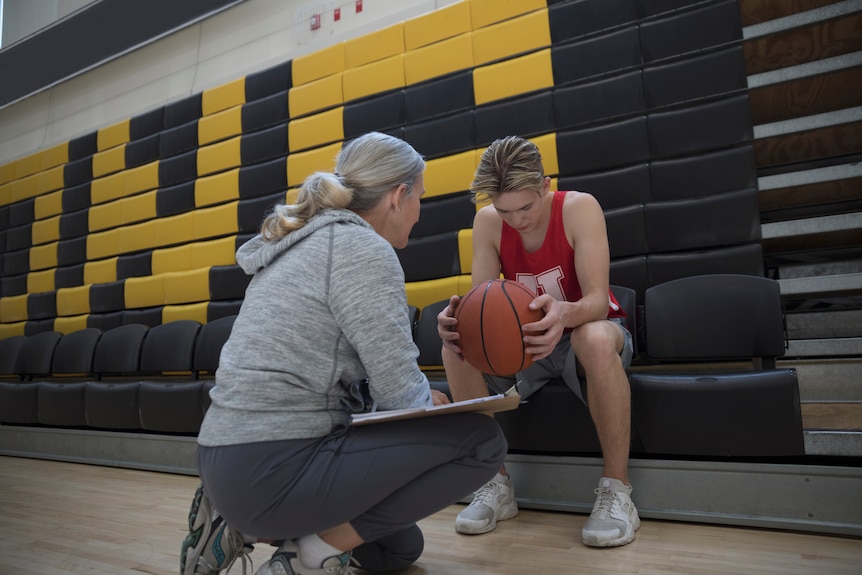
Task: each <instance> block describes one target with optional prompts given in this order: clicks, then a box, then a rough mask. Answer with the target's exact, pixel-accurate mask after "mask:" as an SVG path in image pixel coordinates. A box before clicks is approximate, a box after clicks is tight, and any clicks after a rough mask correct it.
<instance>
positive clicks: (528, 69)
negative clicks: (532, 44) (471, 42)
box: [473, 49, 554, 106]
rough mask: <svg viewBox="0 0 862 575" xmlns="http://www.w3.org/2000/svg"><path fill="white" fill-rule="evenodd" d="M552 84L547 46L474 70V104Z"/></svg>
mask: <svg viewBox="0 0 862 575" xmlns="http://www.w3.org/2000/svg"><path fill="white" fill-rule="evenodd" d="M553 85H554V72H553V69H552V67H551V50H550V49H545V50H540V51H538V52H533V53H532V54H527V55H526V56H520V57H518V58H512V59H511V60H505V61H503V62H498V63H496V64H489V65H487V66H482V67H481V68H476V69H475V70H474V71H473V93H474V97H475V101H476V105H477V106H479V105H481V104H486V103H488V102H493V101H494V100H502V99H504V98H509V97H511V96H517V95H518V94H525V93H527V92H533V91H535V90H542V89H546V88H551V87H553Z"/></svg>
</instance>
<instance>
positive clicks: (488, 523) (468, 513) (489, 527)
mask: <svg viewBox="0 0 862 575" xmlns="http://www.w3.org/2000/svg"><path fill="white" fill-rule="evenodd" d="M517 514H518V502H517V501H515V490H514V488H513V487H512V480H511V479H510V478H509V476H508V475H501V474H500V473H498V474H497V475H496V476H495V477H494V478H493V479H492V480H491V481H489V482H488V483H486V484H485V485H483V486H482V487H480V488H479V490H478V491H477V492H476V494H475V495H474V496H473V501H472V502H471V503H470V505H468V506H467V507H465V508H464V509H463V510H462V511H461V513H459V514H458V517H456V518H455V531H457V532H458V533H466V534H468V535H478V534H480V533H487V532H488V531H493V529H494V528H495V527H497V521H504V520H506V519H511V518H512V517H515V516H516V515H517Z"/></svg>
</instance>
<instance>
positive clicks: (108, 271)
mask: <svg viewBox="0 0 862 575" xmlns="http://www.w3.org/2000/svg"><path fill="white" fill-rule="evenodd" d="M115 281H117V258H116V257H112V258H107V259H103V260H96V261H89V262H84V284H85V285H88V284H107V283H111V282H115Z"/></svg>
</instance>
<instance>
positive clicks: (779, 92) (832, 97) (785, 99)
mask: <svg viewBox="0 0 862 575" xmlns="http://www.w3.org/2000/svg"><path fill="white" fill-rule="evenodd" d="M748 96H749V102H750V105H751V119H752V123H753V124H754V125H755V126H757V125H760V124H767V123H770V122H777V121H779V120H789V119H792V118H801V117H804V116H810V115H812V114H821V113H823V112H832V111H835V110H843V109H845V108H852V107H855V106H862V66H854V67H852V68H845V69H843V70H835V71H832V72H826V73H823V74H817V75H816V76H806V77H804V78H797V79H795V80H789V81H787V82H781V83H778V84H770V85H768V86H761V87H759V88H752V89H751V90H749V93H748Z"/></svg>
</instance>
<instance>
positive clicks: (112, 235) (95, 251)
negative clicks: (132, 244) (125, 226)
mask: <svg viewBox="0 0 862 575" xmlns="http://www.w3.org/2000/svg"><path fill="white" fill-rule="evenodd" d="M120 253H121V252H120V232H119V231H118V228H114V229H112V230H105V231H103V232H95V233H90V234H89V235H87V259H88V260H100V259H102V258H107V257H110V256H116V255H118V254H120Z"/></svg>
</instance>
